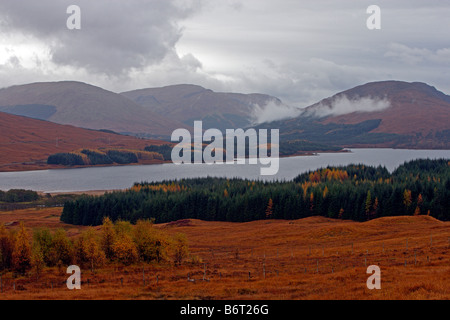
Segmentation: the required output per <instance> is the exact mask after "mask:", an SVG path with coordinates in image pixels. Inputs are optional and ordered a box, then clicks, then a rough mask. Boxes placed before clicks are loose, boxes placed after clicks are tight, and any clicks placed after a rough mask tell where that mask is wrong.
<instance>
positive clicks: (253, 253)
mask: <svg viewBox="0 0 450 320" xmlns="http://www.w3.org/2000/svg"><path fill="white" fill-rule="evenodd" d="M60 213H61V209H60V208H52V209H42V210H35V209H27V210H20V211H13V212H2V213H0V223H7V224H9V225H10V226H9V228H15V227H16V226H15V225H16V223H14V221H20V220H22V221H24V222H25V225H26V226H27V227H29V228H35V227H39V226H48V227H49V228H57V227H63V228H65V229H66V230H68V232H69V235H70V236H75V235H77V234H79V232H81V231H82V230H83V229H84V228H85V227H80V226H71V225H67V224H63V223H61V222H59V214H60ZM11 222H13V223H11ZM156 227H157V228H161V229H164V230H165V231H167V232H168V233H171V234H173V233H176V232H182V233H184V234H186V236H187V238H188V241H189V245H190V249H191V254H192V255H193V257H194V258H193V259H191V260H189V261H187V262H185V263H184V264H183V265H182V266H179V267H176V266H174V265H173V264H172V263H170V262H167V263H164V264H160V265H158V264H146V265H139V264H137V265H133V266H130V267H123V266H115V265H109V266H107V267H105V268H103V269H102V270H97V271H96V272H94V273H92V272H91V271H89V270H82V281H83V283H82V289H81V290H76V291H71V290H68V289H67V288H66V285H65V281H66V279H67V277H68V275H66V274H65V270H64V269H60V270H58V269H57V268H51V269H46V270H45V271H44V272H43V274H41V276H40V278H39V279H37V278H36V275H35V274H34V273H33V272H30V274H29V275H27V276H26V277H18V278H13V275H12V274H11V273H8V274H6V275H3V293H0V299H255V300H258V299H282V300H293V299H449V298H450V255H449V253H450V242H449V239H450V223H449V222H441V221H438V220H436V219H434V218H431V217H428V216H417V217H406V216H399V217H386V218H379V219H375V220H372V221H369V222H364V223H360V222H353V221H342V220H332V219H327V218H323V217H310V218H306V219H301V220H294V221H286V220H264V221H254V222H248V223H229V222H205V221H200V220H191V219H190V220H182V221H176V222H172V223H167V224H161V225H157V226H156ZM352 248H353V249H352ZM405 261H406V266H405ZM317 262H318V263H319V267H318V269H317ZM371 264H376V265H378V266H380V268H381V290H369V289H367V288H366V280H367V278H368V276H369V275H368V274H366V265H367V266H369V265H371ZM205 267H206V268H205ZM143 269H144V274H143ZM204 270H206V273H204ZM264 270H265V274H264ZM249 272H250V278H249ZM143 275H144V277H145V284H144V282H143ZM188 275H189V276H190V279H195V281H194V282H193V281H188V280H187V279H188ZM203 277H205V278H206V279H207V281H203ZM157 278H158V282H157V281H156V279H157ZM121 279H122V280H121ZM88 280H89V283H88ZM14 282H15V286H16V290H15V291H14V290H13V286H14ZM52 286H53V288H52Z"/></svg>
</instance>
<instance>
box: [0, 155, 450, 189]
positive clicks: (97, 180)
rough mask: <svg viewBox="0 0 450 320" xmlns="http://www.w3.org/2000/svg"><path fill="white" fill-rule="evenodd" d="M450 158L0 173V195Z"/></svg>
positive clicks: (284, 176)
mask: <svg viewBox="0 0 450 320" xmlns="http://www.w3.org/2000/svg"><path fill="white" fill-rule="evenodd" d="M420 158H423V159H426V158H430V159H436V158H447V159H450V150H404V149H351V152H344V153H320V154H317V155H315V156H303V157H292V158H282V159H280V168H279V171H278V174H277V175H275V176H261V175H260V167H259V165H249V164H246V165H237V164H233V165H225V164H220V165H219V164H214V165H207V164H184V165H178V166H177V165H174V164H161V165H138V166H119V167H94V168H79V169H58V170H39V171H21V172H2V173H0V190H9V189H16V188H19V189H31V190H36V191H44V192H68V191H69V192H70V191H89V190H112V189H125V188H129V187H131V186H132V185H133V183H134V182H140V181H162V180H169V179H182V178H193V177H207V176H211V177H227V178H233V177H238V178H247V179H255V180H257V179H260V180H263V179H264V180H276V179H278V180H290V179H293V178H294V177H296V176H297V175H298V174H300V173H303V172H306V171H309V170H315V169H318V168H321V167H326V166H329V165H332V166H335V165H346V164H351V163H355V164H357V163H364V164H366V165H375V166H377V165H383V166H385V167H386V168H387V169H388V170H389V171H392V170H394V169H395V168H397V167H398V166H399V165H401V164H402V163H403V162H405V161H409V160H412V159H420Z"/></svg>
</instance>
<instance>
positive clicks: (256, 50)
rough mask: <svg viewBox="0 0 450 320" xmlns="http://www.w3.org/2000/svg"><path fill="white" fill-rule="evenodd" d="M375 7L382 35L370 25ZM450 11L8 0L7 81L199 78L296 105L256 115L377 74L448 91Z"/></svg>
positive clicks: (1, 1)
mask: <svg viewBox="0 0 450 320" xmlns="http://www.w3.org/2000/svg"><path fill="white" fill-rule="evenodd" d="M74 4H75V5H78V6H80V8H81V17H82V23H81V30H73V31H72V30H68V29H67V28H66V20H67V18H68V16H69V15H68V14H67V13H66V9H67V7H68V6H69V5H74ZM372 4H376V5H378V6H380V8H381V30H368V29H367V27H366V19H367V17H368V14H367V13H366V8H367V7H368V6H369V5H372ZM449 16H450V4H449V3H448V2H446V1H442V0H396V1H390V0H377V1H376V2H373V1H371V0H361V1H355V0H340V1H335V0H320V1H299V0H279V1H273V0H245V1H243V0H209V1H206V0H90V1H89V0H39V1H36V0H0V87H4V86H9V85H13V84H23V83H28V82H36V81H60V80H77V81H84V82H88V83H91V84H94V85H97V86H101V87H104V88H105V89H109V90H112V91H116V92H123V91H127V90H132V89H137V88H143V87H161V86H165V85H172V84H179V83H191V84H197V85H201V86H203V87H206V88H208V89H212V90H215V91H233V92H242V93H255V92H258V93H265V94H269V95H273V96H276V97H278V98H280V99H281V100H282V101H283V102H284V103H285V104H288V105H291V106H292V108H291V107H286V105H283V106H278V105H268V106H267V107H266V108H264V109H263V110H259V112H261V115H260V116H259V117H258V118H256V120H255V121H262V120H263V119H264V120H265V119H270V118H271V117H287V116H289V115H290V114H293V115H295V114H297V113H298V108H302V107H306V106H308V105H311V104H313V103H316V102H317V101H320V100H322V99H324V98H327V97H329V96H332V95H334V94H336V93H338V92H340V91H344V90H346V89H349V88H352V87H354V86H357V85H361V84H364V83H367V82H372V81H380V80H403V81H421V82H426V83H428V84H430V85H433V86H436V87H437V88H438V89H439V90H441V91H443V92H446V93H450V84H449V82H448V79H449V77H450V69H449V68H448V66H449V65H450V44H449V42H448V30H449V29H450V19H448V17H449ZM344 105H346V106H349V105H348V104H344ZM344 109H345V110H346V108H343V110H344ZM350 109H351V108H350Z"/></svg>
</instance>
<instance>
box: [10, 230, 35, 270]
mask: <svg viewBox="0 0 450 320" xmlns="http://www.w3.org/2000/svg"><path fill="white" fill-rule="evenodd" d="M15 238H16V239H15V243H14V251H13V254H12V261H13V268H14V270H15V271H17V272H19V273H21V274H25V272H27V271H28V270H29V269H31V244H30V235H29V234H28V232H27V230H26V229H25V225H24V223H23V222H21V223H20V227H19V231H18V233H17V235H16V237H15Z"/></svg>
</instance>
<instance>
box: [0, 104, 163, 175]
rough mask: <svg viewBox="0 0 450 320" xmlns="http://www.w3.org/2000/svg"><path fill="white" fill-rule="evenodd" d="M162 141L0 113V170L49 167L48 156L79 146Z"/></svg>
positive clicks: (136, 146) (138, 145)
mask: <svg viewBox="0 0 450 320" xmlns="http://www.w3.org/2000/svg"><path fill="white" fill-rule="evenodd" d="M163 143H164V142H163V141H160V140H145V139H138V138H135V137H130V136H124V135H118V134H113V133H106V132H100V131H94V130H89V129H81V128H77V127H73V126H69V125H60V124H56V123H52V122H48V121H43V120H36V119H31V118H26V117H21V116H16V115H10V114H7V113H3V112H0V155H1V157H0V171H12V170H32V169H44V168H50V167H51V166H48V165H47V164H46V160H47V157H48V156H49V155H51V154H54V153H58V152H70V151H73V150H77V149H80V148H102V147H107V148H130V149H141V150H142V149H144V147H145V146H148V145H160V144H163Z"/></svg>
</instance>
